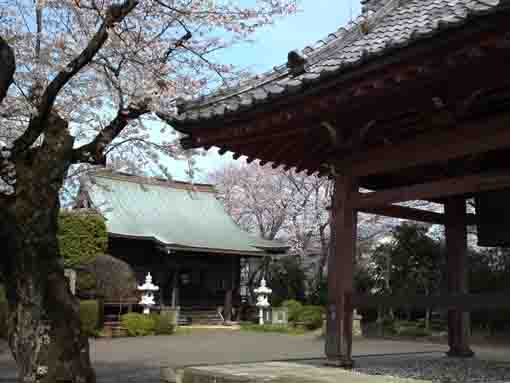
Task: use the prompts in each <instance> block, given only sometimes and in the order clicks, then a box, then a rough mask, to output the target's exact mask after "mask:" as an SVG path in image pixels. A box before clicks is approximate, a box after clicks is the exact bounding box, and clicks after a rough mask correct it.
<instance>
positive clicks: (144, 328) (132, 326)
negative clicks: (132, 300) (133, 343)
mask: <svg viewBox="0 0 510 383" xmlns="http://www.w3.org/2000/svg"><path fill="white" fill-rule="evenodd" d="M121 323H122V327H123V328H124V329H125V330H126V332H127V335H128V336H146V335H151V334H153V333H154V330H155V327H156V320H155V319H154V316H153V315H145V314H138V313H129V314H125V315H122V317H121Z"/></svg>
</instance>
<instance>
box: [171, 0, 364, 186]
mask: <svg viewBox="0 0 510 383" xmlns="http://www.w3.org/2000/svg"><path fill="white" fill-rule="evenodd" d="M299 8H300V11H299V12H298V13H296V14H294V15H292V16H288V17H286V18H284V19H279V20H276V21H275V24H274V25H272V26H268V27H266V28H264V29H263V30H260V31H259V32H258V33H257V34H256V36H255V38H254V41H253V42H249V43H244V44H243V45H240V46H236V47H234V48H232V49H230V50H228V51H224V52H222V55H221V57H220V60H221V61H223V62H225V63H230V64H234V65H237V66H241V67H245V68H248V69H250V70H251V71H252V72H255V73H260V72H264V71H267V70H270V69H271V68H272V67H274V66H275V65H281V64H283V63H285V62H286V59H287V54H288V52H289V51H291V50H294V49H299V50H300V49H303V48H304V47H305V46H307V45H311V44H314V43H315V42H316V41H317V40H320V39H322V38H324V37H325V36H327V35H328V34H329V33H331V32H333V31H335V30H336V29H337V28H338V27H340V26H343V25H345V24H347V23H348V22H349V20H350V19H351V17H356V16H357V15H358V14H359V9H360V6H359V0H336V1H334V0H301V1H300V7H299ZM228 161H232V159H231V157H229V156H228V155H224V156H219V155H218V154H217V151H216V150H215V149H214V148H213V149H211V150H209V152H208V153H207V155H206V156H204V157H199V158H197V164H198V167H199V168H200V169H202V171H201V172H200V173H199V174H197V175H196V179H197V180H199V181H200V180H204V177H205V175H206V174H207V172H208V171H211V170H213V169H215V168H218V167H220V166H222V165H223V164H225V163H226V162H228ZM169 168H170V170H171V171H172V173H173V175H174V177H175V178H176V179H185V175H184V169H185V165H184V164H178V163H175V164H171V165H169Z"/></svg>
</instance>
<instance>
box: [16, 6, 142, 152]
mask: <svg viewBox="0 0 510 383" xmlns="http://www.w3.org/2000/svg"><path fill="white" fill-rule="evenodd" d="M138 3H139V0H125V1H124V3H122V4H115V5H112V6H111V7H110V8H109V9H108V10H107V12H106V17H105V19H104V21H103V23H102V24H101V26H100V28H99V30H98V31H97V32H96V34H95V35H94V37H92V39H91V40H90V41H89V43H88V45H87V47H86V48H85V49H84V50H83V51H82V52H81V53H80V54H79V55H78V56H77V57H76V58H75V59H74V60H72V61H71V62H70V63H69V64H68V65H67V66H66V68H65V69H64V70H62V71H61V72H59V73H58V74H57V76H56V77H55V78H54V79H53V80H52V81H51V83H50V84H49V85H48V87H47V88H46V90H45V91H44V94H43V95H42V97H41V101H40V104H39V107H38V111H37V115H36V116H35V117H34V118H32V120H31V121H30V124H29V126H28V129H27V130H25V132H24V133H23V134H22V135H21V136H20V137H19V138H18V139H17V140H16V141H15V144H14V147H15V150H14V151H15V153H17V152H21V151H24V150H26V149H27V148H29V147H30V146H31V145H32V144H33V143H34V142H35V141H36V140H37V138H38V137H39V136H40V135H41V133H43V131H44V129H45V124H44V123H45V122H46V120H47V118H48V116H49V114H50V113H51V111H52V108H53V104H54V103H55V100H56V98H57V95H58V93H59V92H60V90H61V89H62V88H63V87H64V86H65V85H66V84H67V83H68V82H69V81H70V80H71V79H72V78H73V77H74V76H75V75H76V74H77V73H78V72H79V71H80V70H81V69H83V68H84V67H85V66H87V65H88V64H89V63H90V62H91V61H92V59H93V58H94V56H95V55H96V54H97V53H98V52H99V50H100V49H101V48H102V47H103V45H104V44H105V43H106V41H107V39H108V31H109V29H111V28H113V27H114V26H115V25H116V24H118V23H120V22H122V20H124V18H125V17H126V16H127V15H128V14H129V13H130V12H131V11H132V10H133V9H134V8H135V7H136V6H137V5H138Z"/></svg>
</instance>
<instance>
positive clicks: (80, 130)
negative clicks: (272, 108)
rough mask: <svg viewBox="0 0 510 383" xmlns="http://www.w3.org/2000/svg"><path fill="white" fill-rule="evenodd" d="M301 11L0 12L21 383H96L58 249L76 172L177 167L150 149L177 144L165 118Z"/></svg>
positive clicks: (10, 292)
mask: <svg viewBox="0 0 510 383" xmlns="http://www.w3.org/2000/svg"><path fill="white" fill-rule="evenodd" d="M252 4H253V3H252ZM295 5H296V4H295V1H293V0H261V1H258V2H257V3H256V5H254V6H246V7H242V6H239V5H237V4H235V3H233V2H230V1H214V2H213V1H205V0H185V1H184V0H172V1H169V0H144V1H142V0H102V1H98V0H36V1H33V0H0V66H1V67H2V71H1V73H0V108H1V110H0V132H1V137H2V141H3V144H2V147H1V148H0V152H1V156H2V159H1V161H0V240H2V243H5V244H6V249H5V250H6V251H3V252H2V256H1V258H0V263H1V268H2V270H3V271H4V276H5V282H6V293H7V300H8V303H9V308H10V310H9V312H10V316H9V344H10V347H11V350H12V354H13V356H14V358H15V360H16V363H17V365H18V370H19V381H20V382H27V381H31V382H54V381H55V380H56V372H57V366H58V365H61V366H62V367H63V368H65V369H66V370H67V371H68V372H69V374H70V376H72V379H73V381H75V382H81V383H83V382H93V381H94V380H95V377H94V373H93V370H92V368H91V365H90V358H89V353H88V341H87V339H86V337H85V336H84V335H83V334H82V333H81V332H80V325H79V316H78V306H77V301H76V299H75V298H74V297H73V296H72V295H71V294H70V292H69V290H68V287H67V282H66V279H65V277H64V275H63V270H62V265H61V262H60V255H59V250H58V243H57V237H56V232H57V217H58V211H59V207H60V201H59V191H60V190H61V188H62V184H63V182H64V179H65V177H66V175H67V174H68V170H69V168H70V167H71V166H72V165H73V164H74V165H76V164H91V165H102V164H104V163H105V162H106V158H105V153H107V152H109V153H110V155H111V156H115V155H118V153H122V152H123V151H124V152H125V151H131V152H134V153H136V157H135V158H140V159H141V161H144V162H143V163H145V161H152V162H153V163H155V164H158V162H159V161H158V156H159V154H158V153H163V154H166V155H169V156H173V157H179V156H180V155H181V153H180V151H179V150H178V147H177V146H176V145H175V143H173V142H171V140H164V139H161V140H159V141H157V142H152V140H151V139H152V138H154V137H155V136H159V137H166V136H168V134H165V133H167V132H166V128H164V127H162V128H161V129H162V130H161V132H159V134H158V135H156V134H151V127H152V129H153V128H154V127H155V126H157V125H154V121H155V119H156V118H157V116H160V117H163V118H164V117H165V115H166V114H168V113H172V111H174V110H175V100H176V98H177V97H191V96H193V95H196V94H197V93H198V92H200V91H201V90H204V89H210V88H211V87H212V86H215V85H217V84H218V83H219V82H224V83H228V82H229V81H232V80H234V79H237V78H239V76H240V75H242V73H240V72H239V71H236V70H234V68H232V66H230V65H224V64H222V63H216V62H215V61H214V58H215V57H218V56H217V53H218V50H220V49H223V48H227V47H229V46H231V45H232V44H234V43H236V42H238V41H241V40H244V39H246V38H247V37H249V36H250V35H251V34H252V33H253V32H254V31H255V30H256V29H257V28H258V27H260V26H263V25H266V24H269V23H271V22H272V21H273V19H274V17H276V16H280V15H285V14H288V13H290V12H293V11H294V10H295ZM215 79H219V82H218V81H217V80H215ZM12 84H14V85H12ZM160 126H162V125H160ZM152 132H153V131H152ZM43 333H44V334H46V333H47V334H49V336H50V339H51V341H50V343H49V345H48V344H46V343H47V342H44V344H43V340H44V339H46V337H43V336H40V335H41V334H43ZM42 350H45V351H44V352H42ZM46 351H47V352H46ZM43 355H48V358H46V359H45V360H43V359H42V358H43Z"/></svg>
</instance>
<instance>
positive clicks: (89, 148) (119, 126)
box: [72, 104, 150, 165]
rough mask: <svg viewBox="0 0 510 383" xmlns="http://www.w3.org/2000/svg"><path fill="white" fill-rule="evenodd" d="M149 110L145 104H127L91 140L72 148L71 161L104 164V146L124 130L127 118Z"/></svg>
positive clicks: (135, 116)
mask: <svg viewBox="0 0 510 383" xmlns="http://www.w3.org/2000/svg"><path fill="white" fill-rule="evenodd" d="M149 112H150V110H149V108H148V106H147V104H143V105H139V106H129V107H127V108H126V109H122V110H120V111H119V112H118V113H117V116H116V117H115V118H114V119H113V121H112V122H110V124H109V125H108V126H106V127H105V128H104V129H102V130H101V131H100V132H99V133H98V135H97V136H96V137H95V138H94V140H92V142H90V143H88V144H87V145H83V146H80V147H79V148H77V149H75V150H73V156H72V162H73V163H89V164H93V165H104V164H105V162H106V158H105V153H104V151H105V149H106V147H107V146H108V145H109V144H110V143H111V142H112V141H113V140H114V139H115V138H116V137H117V136H118V135H119V134H120V133H121V132H122V131H123V130H124V128H125V127H126V126H127V124H128V123H129V120H134V119H137V118H140V117H141V116H143V115H144V114H147V113H149Z"/></svg>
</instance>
